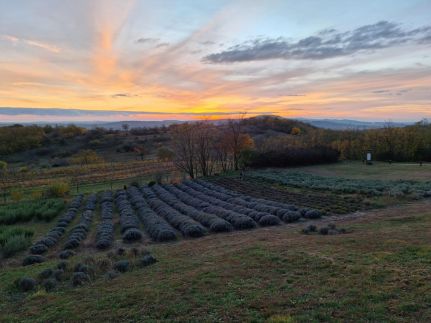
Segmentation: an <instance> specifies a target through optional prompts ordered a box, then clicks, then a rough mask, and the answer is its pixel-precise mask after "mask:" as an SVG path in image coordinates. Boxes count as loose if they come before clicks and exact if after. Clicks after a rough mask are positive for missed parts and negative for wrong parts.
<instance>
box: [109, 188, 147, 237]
mask: <svg viewBox="0 0 431 323" xmlns="http://www.w3.org/2000/svg"><path fill="white" fill-rule="evenodd" d="M115 204H116V205H117V209H118V212H119V213H120V226H121V234H122V237H123V241H124V242H133V241H138V240H140V239H141V238H142V233H141V231H140V230H139V220H138V218H137V217H136V214H135V212H134V211H133V208H132V206H131V204H130V202H129V200H128V199H127V193H126V191H124V190H118V191H117V192H116V193H115ZM129 230H130V231H129ZM128 231H129V232H128Z"/></svg>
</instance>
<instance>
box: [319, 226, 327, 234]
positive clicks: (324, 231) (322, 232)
mask: <svg viewBox="0 0 431 323" xmlns="http://www.w3.org/2000/svg"><path fill="white" fill-rule="evenodd" d="M328 232H329V229H328V228H327V227H323V228H320V230H319V233H320V234H322V235H327V234H328Z"/></svg>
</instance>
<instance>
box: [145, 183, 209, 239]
mask: <svg viewBox="0 0 431 323" xmlns="http://www.w3.org/2000/svg"><path fill="white" fill-rule="evenodd" d="M141 192H142V194H143V196H144V198H145V199H146V200H147V202H148V204H149V205H150V207H151V208H152V209H153V210H154V211H155V212H157V214H160V215H162V216H163V217H164V218H165V219H166V220H167V221H168V222H169V223H170V224H171V225H172V226H173V227H174V228H176V229H178V230H179V231H180V232H181V233H182V234H183V235H184V236H186V237H193V238H197V237H202V236H203V235H204V234H205V233H206V230H205V228H204V227H202V226H201V225H200V224H199V223H198V222H196V221H195V220H193V219H191V218H190V217H188V216H185V215H183V214H181V213H180V212H178V211H176V210H175V209H174V208H172V207H170V206H169V205H168V204H167V203H165V202H163V201H162V200H160V199H159V198H157V196H156V194H155V193H154V192H153V191H152V190H151V189H150V188H149V187H147V186H143V187H141Z"/></svg>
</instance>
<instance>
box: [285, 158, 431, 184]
mask: <svg viewBox="0 0 431 323" xmlns="http://www.w3.org/2000/svg"><path fill="white" fill-rule="evenodd" d="M292 170H293V171H303V172H309V173H312V174H315V175H320V176H338V177H345V178H354V179H383V180H399V179H402V180H415V181H430V180H431V164H430V163H424V164H423V165H422V166H419V164H415V163H392V164H389V163H385V162H374V163H373V165H365V164H363V163H362V162H352V161H346V162H339V163H336V164H328V165H317V166H306V167H295V168H292Z"/></svg>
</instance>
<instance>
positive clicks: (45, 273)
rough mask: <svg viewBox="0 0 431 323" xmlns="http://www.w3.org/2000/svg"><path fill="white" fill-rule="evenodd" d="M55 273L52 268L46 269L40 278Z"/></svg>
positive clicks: (45, 277)
mask: <svg viewBox="0 0 431 323" xmlns="http://www.w3.org/2000/svg"><path fill="white" fill-rule="evenodd" d="M53 273H54V271H53V270H52V269H51V268H47V269H44V270H42V271H41V272H40V274H39V278H40V279H47V278H49V277H51V276H52V274H53Z"/></svg>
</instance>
